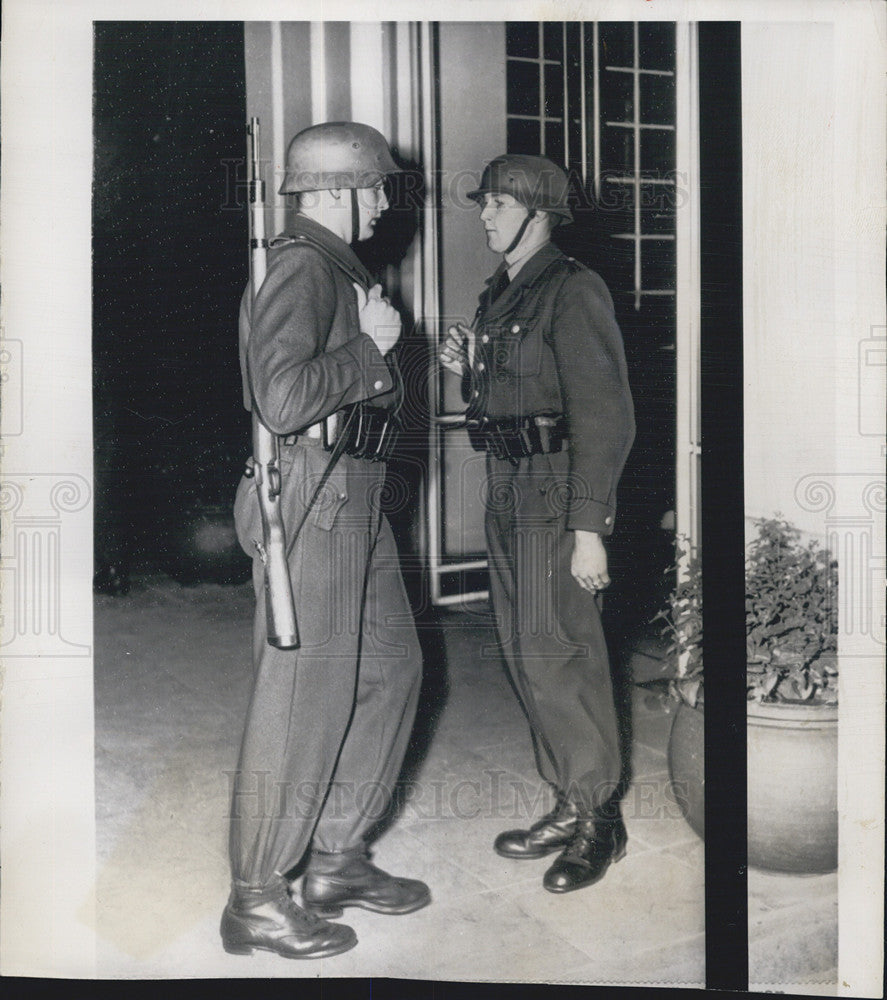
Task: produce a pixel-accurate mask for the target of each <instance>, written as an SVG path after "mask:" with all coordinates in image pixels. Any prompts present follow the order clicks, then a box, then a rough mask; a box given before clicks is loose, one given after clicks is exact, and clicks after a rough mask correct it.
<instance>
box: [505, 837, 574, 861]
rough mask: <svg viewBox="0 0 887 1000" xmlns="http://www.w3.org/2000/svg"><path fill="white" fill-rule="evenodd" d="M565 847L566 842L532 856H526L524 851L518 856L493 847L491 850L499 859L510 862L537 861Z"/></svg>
mask: <svg viewBox="0 0 887 1000" xmlns="http://www.w3.org/2000/svg"><path fill="white" fill-rule="evenodd" d="M566 846H567V841H564V843H563V844H557V845H553V846H552V847H547V848H545V849H544V850H539V851H536V852H534V853H533V854H528V853H527V852H526V851H523V852H521V853H520V854H512V853H511V852H509V851H503V850H502V849H501V848H499V847H496V846H495V844H494V845H493V850H494V851H495V852H496V853H497V854H498V855H499V857H500V858H508V859H509V860H511V861H538V859H539V858H547V857H548V855H549V854H557V852H558V851H562V850H563V849H564V848H565V847H566Z"/></svg>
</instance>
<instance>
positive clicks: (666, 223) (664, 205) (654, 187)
mask: <svg viewBox="0 0 887 1000" xmlns="http://www.w3.org/2000/svg"><path fill="white" fill-rule="evenodd" d="M674 203H675V197H674V190H673V188H672V187H671V185H669V186H665V185H664V184H642V185H641V232H642V233H657V234H660V233H671V234H674V227H675V219H674Z"/></svg>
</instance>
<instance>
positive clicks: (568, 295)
mask: <svg viewBox="0 0 887 1000" xmlns="http://www.w3.org/2000/svg"><path fill="white" fill-rule="evenodd" d="M503 270H505V264H504V263H503V264H502V265H501V266H500V268H499V270H498V271H497V272H496V273H495V274H494V275H493V276H492V277H491V278H490V279H489V280H488V282H487V284H488V286H489V285H491V284H493V283H494V282H495V280H496V278H497V277H498V275H499V274H500V273H501V272H502V271H503ZM474 329H475V333H476V347H475V355H474V359H473V364H472V369H471V373H470V379H469V380H467V385H466V386H465V388H464V389H463V391H464V392H465V393H466V395H467V396H468V404H469V406H468V415H469V416H473V417H478V416H487V417H490V418H492V419H497V418H500V419H501V418H503V417H515V416H533V415H538V414H556V413H562V414H563V415H564V417H565V418H566V423H567V433H568V435H569V442H568V447H567V456H568V457H567V459H566V460H564V461H563V466H562V467H561V463H560V461H559V460H560V458H561V456H560V455H558V454H555V455H551V456H549V457H550V459H551V465H552V468H553V470H554V471H555V473H557V474H558V475H561V474H562V475H563V477H564V478H565V479H566V483H565V484H563V485H564V486H565V487H566V488H565V489H563V490H560V491H559V492H560V495H561V496H566V497H567V498H568V509H567V512H566V514H567V518H566V527H567V528H568V529H577V528H578V529H584V530H587V531H595V532H598V533H600V534H602V535H608V534H610V533H611V532H612V530H613V523H614V519H615V513H616V486H617V483H618V480H619V476H620V474H621V472H622V469H623V467H624V465H625V460H626V458H627V456H628V452H629V449H630V448H631V444H632V442H633V440H634V432H635V425H634V409H633V405H632V400H631V393H630V390H629V386H628V377H627V372H626V365H625V352H624V348H623V345H622V336H621V334H620V332H619V327H618V325H617V323H616V318H615V315H614V312H613V300H612V298H611V297H610V293H609V291H608V290H607V287H606V285H605V284H604V282H603V280H602V279H601V277H600V276H599V275H598V274H596V273H595V272H594V271H590V270H589V269H588V268H586V267H584V266H583V265H581V264H579V263H578V262H577V261H575V260H573V259H572V258H570V257H567V256H566V255H565V254H563V253H562V252H561V251H560V250H559V249H558V248H557V247H556V246H554V244H553V243H548V244H546V245H545V246H543V247H542V248H541V249H540V250H539V251H538V252H537V253H535V254H534V255H533V256H532V257H531V258H530V259H529V260H528V261H527V262H526V263H525V264H524V265H523V267H522V268H521V269H520V271H518V273H517V275H516V276H515V278H514V280H513V281H512V282H511V283H510V284H509V285H508V287H507V288H506V289H505V291H503V292H502V293H501V294H500V295H499V297H498V298H497V299H496V300H495V302H492V303H491V302H490V289H489V287H488V288H487V289H485V290H484V292H482V293H481V296H480V305H479V307H478V311H477V315H476V317H475V323H474Z"/></svg>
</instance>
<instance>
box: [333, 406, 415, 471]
mask: <svg viewBox="0 0 887 1000" xmlns="http://www.w3.org/2000/svg"><path fill="white" fill-rule="evenodd" d="M339 427H340V428H341V431H340V432H339V436H341V437H344V441H343V443H342V445H341V450H342V452H343V453H344V454H345V455H351V456H352V458H363V459H366V460H367V461H369V462H385V461H387V460H388V459H389V458H390V457H391V453H392V452H393V451H394V445H395V443H396V441H397V433H398V431H399V430H400V420H399V418H398V415H397V412H396V411H395V410H390V409H388V408H386V407H384V406H373V404H372V403H369V402H367V401H366V400H361V401H360V402H359V403H353V404H352V405H351V406H348V407H345V409H344V410H342V411H341V412H340V414H339ZM333 446H334V442H325V447H326V448H327V450H328V451H332V449H333Z"/></svg>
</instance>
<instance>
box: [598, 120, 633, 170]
mask: <svg viewBox="0 0 887 1000" xmlns="http://www.w3.org/2000/svg"><path fill="white" fill-rule="evenodd" d="M601 170H602V171H606V172H609V173H617V174H631V173H633V172H634V130H633V129H630V128H614V127H613V126H612V125H604V126H603V127H602V128H601Z"/></svg>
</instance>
